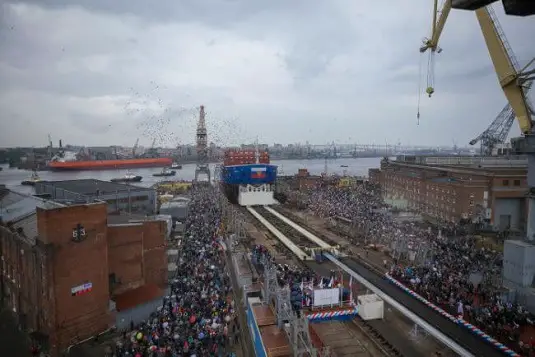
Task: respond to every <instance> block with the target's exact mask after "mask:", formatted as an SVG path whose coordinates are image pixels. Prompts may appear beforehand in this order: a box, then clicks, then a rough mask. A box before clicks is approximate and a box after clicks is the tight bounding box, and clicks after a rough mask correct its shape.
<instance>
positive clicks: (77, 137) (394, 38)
mask: <svg viewBox="0 0 535 357" xmlns="http://www.w3.org/2000/svg"><path fill="white" fill-rule="evenodd" d="M18 3H19V4H23V3H22V2H18ZM24 3H26V4H33V5H36V6H39V7H41V8H42V9H45V10H54V11H57V12H56V13H55V14H53V15H51V14H49V13H46V12H45V13H42V14H41V13H40V12H39V14H38V15H39V16H42V17H39V16H38V18H35V19H30V20H29V19H28V18H22V17H19V16H18V15H17V14H15V13H13V12H9V11H3V12H2V18H1V21H0V48H1V49H2V50H1V51H0V104H1V105H2V110H1V111H0V124H1V125H2V126H3V127H4V125H6V123H8V122H11V121H13V120H16V121H17V123H15V124H14V125H12V126H11V125H10V127H9V128H8V129H9V131H3V130H0V141H2V142H10V143H15V142H24V141H28V140H30V141H31V140H38V141H39V140H40V141H44V140H46V138H45V137H44V136H43V134H42V132H43V131H46V130H50V127H51V126H52V125H55V126H59V127H62V130H63V131H65V132H67V133H69V135H70V138H71V139H70V140H72V141H79V142H84V141H87V142H88V143H98V141H101V142H100V144H110V143H112V142H119V143H124V141H125V140H126V141H128V140H129V141H132V140H131V137H134V136H135V135H140V136H142V137H144V138H142V141H143V140H144V141H145V142H146V143H150V141H151V140H152V137H157V138H158V141H162V142H166V143H173V142H175V143H176V141H177V140H180V141H182V142H184V141H192V140H193V134H192V133H193V129H194V126H195V108H196V107H197V106H198V105H199V104H201V103H202V104H205V105H206V106H207V109H208V110H209V127H211V130H212V131H213V133H212V134H211V135H212V137H213V138H214V140H215V141H218V142H234V143H236V142H239V141H242V140H246V139H253V138H254V137H255V136H257V135H262V137H261V138H260V139H261V140H263V141H268V142H275V141H277V142H295V141H306V140H309V141H311V142H325V141H332V140H348V137H351V140H355V141H358V142H366V141H375V142H384V140H385V139H387V140H388V141H389V142H394V141H397V140H398V138H399V139H401V141H402V142H407V141H411V142H412V143H417V142H421V143H427V144H435V143H438V142H440V143H445V144H450V143H451V137H453V136H455V135H460V136H461V137H460V138H459V139H458V140H457V142H458V143H459V144H461V145H462V144H463V143H465V142H467V141H468V140H469V139H470V138H471V137H473V136H475V135H476V134H477V132H478V131H480V130H481V129H482V128H484V127H485V126H486V125H488V123H490V120H492V118H493V115H495V114H496V112H497V111H498V110H500V109H501V107H502V106H503V104H505V98H504V96H503V94H502V93H501V91H500V89H499V86H498V84H497V83H496V77H495V74H494V69H493V67H492V63H491V62H490V59H489V57H488V53H487V52H486V48H485V45H484V42H483V38H482V36H481V33H480V30H479V28H478V26H477V21H475V16H473V14H469V13H465V12H452V14H451V17H450V19H449V21H448V23H447V25H446V28H445V30H444V34H443V38H442V40H441V41H442V42H441V45H442V47H443V48H444V52H443V53H442V54H441V55H438V56H437V59H436V87H437V92H436V94H435V97H434V98H433V99H431V100H428V101H425V103H424V104H422V106H423V107H422V113H425V115H424V116H423V122H422V123H421V125H420V126H419V127H415V112H416V103H417V92H416V91H417V84H418V63H419V59H418V47H419V45H420V40H421V38H422V37H424V35H427V32H428V29H429V27H430V26H429V23H430V21H431V5H430V4H429V2H428V1H427V0H414V1H409V0H404V1H402V2H401V3H400V4H395V5H392V4H390V3H389V4H387V3H384V2H377V1H371V0H369V1H359V2H358V3H357V2H355V1H351V0H333V1H313V2H311V1H304V0H297V1H283V0H275V1H270V2H264V1H259V0H257V1H253V0H248V1H247V0H234V1H231V0H227V1H223V0H218V1H217V0H213V1H208V0H206V1H203V0H189V1H171V0H165V1H164V0H162V1H158V2H147V1H144V0H129V1H126V0H116V1H107V0H76V1H74V0H57V1H52V0H39V1H37V0H33V1H26V2H24ZM411 6H412V7H411ZM8 8H9V7H8V6H7V5H5V6H4V7H3V8H2V9H3V10H4V9H8ZM422 9H423V10H422ZM66 10H69V11H70V12H69V16H68V17H67V19H68V20H66V19H65V16H63V15H62V14H63V13H64V11H66ZM497 12H498V13H499V12H500V11H499V9H498V10H497ZM88 13H90V14H92V15H93V17H91V21H94V22H93V23H92V24H91V25H86V24H85V22H84V25H83V26H92V27H90V28H89V27H88V28H87V29H85V30H87V31H83V30H84V29H80V28H78V27H76V25H77V24H80V26H82V22H81V21H89V20H88V18H87V15H88ZM32 14H33V13H32ZM21 16H30V15H29V14H28V13H23V14H22V15H21ZM32 16H37V15H36V14H33V15H32ZM500 18H501V20H502V24H503V27H504V30H505V32H506V33H507V35H508V38H509V39H510V41H511V46H512V47H513V48H514V49H515V52H516V53H517V56H518V58H519V60H521V61H524V62H525V60H526V59H529V58H530V57H533V55H535V53H533V48H532V46H531V41H530V38H529V36H528V37H527V36H526V34H527V33H535V27H534V25H533V23H532V22H531V23H529V22H527V21H525V20H519V19H518V18H505V17H503V16H500ZM188 31H190V32H188ZM530 31H531V32H530ZM58 33H59V34H62V36H60V35H57V34H58ZM71 33H72V35H71V36H69V35H70V34H71ZM52 35H54V36H52ZM195 41H201V42H202V43H201V44H196V43H195ZM204 45H206V46H210V48H211V49H212V50H210V51H209V52H205V51H204V50H202V51H201V50H199V48H200V47H202V46H204ZM233 45H235V47H232V46H233ZM225 46H230V47H228V48H227V50H228V51H227V52H225ZM231 51H236V52H234V53H233V52H231ZM255 51H256V52H255ZM262 51H263V52H262ZM193 53H195V54H197V53H202V56H205V57H204V58H196V59H190V58H189V57H188V56H189V55H190V54H193ZM181 54H183V56H181ZM218 56H221V58H219V57H218ZM181 57H186V59H185V60H184V61H182V58H181ZM264 62H265V63H264ZM238 64H239V65H238ZM216 67H217V68H216ZM214 68H216V69H214ZM250 69H254V71H253V70H250ZM422 70H423V74H424V75H425V71H426V66H425V65H424V66H423V68H422ZM227 72H228V73H229V74H228V75H227V76H225V75H224V74H225V73H227ZM208 73H209V74H208ZM221 73H223V75H222V74H221ZM210 76H214V77H216V78H214V79H213V81H212V80H211V77H210ZM247 76H252V77H251V78H248V77H247ZM156 87H157V88H156ZM21 100H24V101H27V102H31V103H32V105H31V107H28V106H26V107H23V106H21V104H18V103H20V101H21ZM128 100H130V101H131V102H132V103H133V104H131V105H125V104H124V103H122V101H128ZM88 103H97V104H88ZM488 103H496V108H493V107H492V105H489V104H488ZM77 106H79V108H78V107H77ZM140 106H141V107H143V106H147V107H148V108H146V109H139V107H140ZM100 107H102V108H100ZM149 107H150V108H149ZM466 113H470V117H471V118H473V120H471V121H470V122H468V123H467V121H466V119H465V118H466V115H467V114H466ZM19 122H20V123H26V124H24V126H22V125H20V126H19V125H18V123H19ZM28 127H31V128H33V131H35V133H29V134H26V132H27V128H28ZM229 128H230V129H229ZM460 128H463V129H462V130H460ZM2 132H5V133H7V134H3V133H2ZM22 133H25V134H22ZM98 133H101V134H102V133H103V135H98ZM125 133H128V134H125ZM348 133H349V134H350V135H349V134H348ZM415 135H417V136H415ZM126 136H127V137H126ZM125 137H126V138H125Z"/></svg>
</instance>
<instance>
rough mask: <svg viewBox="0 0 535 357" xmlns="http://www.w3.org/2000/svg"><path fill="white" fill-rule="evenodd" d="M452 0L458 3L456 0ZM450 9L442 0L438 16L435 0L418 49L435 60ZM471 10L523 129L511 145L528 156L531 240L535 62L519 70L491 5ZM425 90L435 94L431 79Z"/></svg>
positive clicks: (531, 233)
mask: <svg viewBox="0 0 535 357" xmlns="http://www.w3.org/2000/svg"><path fill="white" fill-rule="evenodd" d="M453 1H456V2H457V3H459V0H453ZM475 2H477V1H475ZM452 8H455V7H453V6H452V0H445V3H444V6H443V7H442V10H441V12H440V16H438V19H437V15H438V0H434V13H433V14H434V15H433V26H432V33H431V37H430V38H429V39H426V40H425V41H424V45H423V46H422V47H421V48H420V51H421V52H426V51H428V50H430V51H431V53H430V58H431V60H433V59H434V58H432V57H433V56H434V54H435V53H437V52H438V53H440V48H439V47H438V41H439V39H440V35H441V33H442V30H443V29H444V25H445V23H446V20H447V18H448V15H449V13H450V11H451V9H452ZM474 9H475V13H476V17H477V20H478V22H479V26H480V28H481V32H482V33H483V37H484V39H485V43H486V45H487V49H488V51H489V55H490V58H491V60H492V63H493V65H494V69H495V71H496V74H497V76H498V81H499V83H500V86H501V87H502V90H503V92H504V94H505V96H506V98H507V101H508V102H509V105H510V106H511V108H512V110H513V113H514V115H515V117H516V119H517V121H518V124H519V126H520V130H521V132H522V137H519V138H514V139H513V140H512V144H513V147H514V149H515V151H516V152H518V153H523V154H526V155H527V157H528V175H527V183H528V188H529V189H528V192H527V195H526V198H527V199H528V207H529V208H528V217H527V220H526V221H527V228H526V231H527V239H529V240H532V239H535V130H534V124H533V121H532V118H533V116H535V113H534V112H533V108H531V107H530V105H529V102H528V99H527V96H526V91H527V89H528V88H529V85H528V82H529V81H533V79H535V70H528V68H529V67H530V65H531V64H532V63H533V62H534V61H535V58H534V59H533V60H531V61H530V62H529V63H528V65H526V66H525V67H524V68H523V69H521V70H519V69H518V65H517V63H516V60H515V59H514V56H513V54H512V50H511V48H510V46H509V45H508V42H507V41H506V39H505V36H504V33H503V31H502V30H501V27H500V26H499V23H498V21H497V18H496V16H495V14H494V11H493V10H492V8H491V6H486V7H474ZM431 64H432V63H431ZM429 70H430V72H431V73H430V74H428V79H429V78H431V80H432V79H433V73H432V70H433V67H430V68H429ZM426 92H427V94H428V95H429V96H431V95H432V94H433V93H434V88H433V82H432V81H431V82H428V87H427V89H426ZM418 116H419V113H418Z"/></svg>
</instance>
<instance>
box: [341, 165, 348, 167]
mask: <svg viewBox="0 0 535 357" xmlns="http://www.w3.org/2000/svg"><path fill="white" fill-rule="evenodd" d="M340 167H348V166H347V165H340Z"/></svg>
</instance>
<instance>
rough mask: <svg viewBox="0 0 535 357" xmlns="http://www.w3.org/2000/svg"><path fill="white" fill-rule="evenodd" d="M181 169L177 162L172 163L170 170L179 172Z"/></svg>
mask: <svg viewBox="0 0 535 357" xmlns="http://www.w3.org/2000/svg"><path fill="white" fill-rule="evenodd" d="M181 168H182V165H180V164H179V163H177V162H173V164H172V165H171V169H174V170H180V169H181Z"/></svg>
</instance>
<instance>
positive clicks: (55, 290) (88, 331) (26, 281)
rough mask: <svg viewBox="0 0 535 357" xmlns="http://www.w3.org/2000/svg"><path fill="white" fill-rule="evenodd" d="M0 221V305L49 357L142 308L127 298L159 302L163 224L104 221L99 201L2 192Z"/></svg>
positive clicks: (164, 262) (106, 218)
mask: <svg viewBox="0 0 535 357" xmlns="http://www.w3.org/2000/svg"><path fill="white" fill-rule="evenodd" d="M0 217H1V225H0V256H1V257H0V259H1V261H2V271H1V276H0V294H1V300H2V303H3V305H4V306H7V307H8V308H9V309H11V311H13V313H14V314H15V316H16V318H17V319H18V322H19V324H20V325H21V327H22V328H23V329H25V330H26V331H28V332H29V333H32V332H33V333H36V334H35V335H39V336H41V341H40V342H41V343H42V344H43V345H44V346H45V348H48V349H49V350H50V352H51V355H52V356H56V355H58V354H59V353H60V352H61V351H62V350H64V349H65V348H67V347H68V346H70V345H72V344H75V343H76V342H78V341H81V340H84V339H85V338H88V337H91V336H94V335H95V334H98V333H100V332H103V331H105V330H106V329H108V328H110V327H111V326H114V325H116V321H115V319H116V314H117V312H118V311H119V310H120V309H128V308H131V307H132V305H133V304H137V303H143V302H145V301H134V302H132V301H128V300H132V298H131V297H130V298H129V297H128V296H129V294H130V295H131V291H132V290H134V289H137V291H138V292H139V293H138V294H136V295H137V296H138V297H139V296H145V297H147V298H149V297H150V298H151V299H153V298H155V297H158V296H161V295H162V294H163V289H164V288H165V285H166V281H167V274H166V273H167V258H166V252H165V239H166V226H165V222H163V221H156V220H149V219H146V218H145V219H143V220H135V221H134V220H132V219H130V218H127V217H124V216H109V215H108V209H107V204H106V203H105V202H102V201H97V200H93V201H92V202H86V203H84V204H72V205H68V204H65V203H58V202H55V201H47V200H43V199H39V198H36V197H32V196H23V195H19V194H16V193H13V192H10V191H8V190H6V189H5V188H1V187H0ZM143 290H150V292H149V293H146V292H145V293H143ZM138 300H139V299H138ZM115 306H116V308H115Z"/></svg>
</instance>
